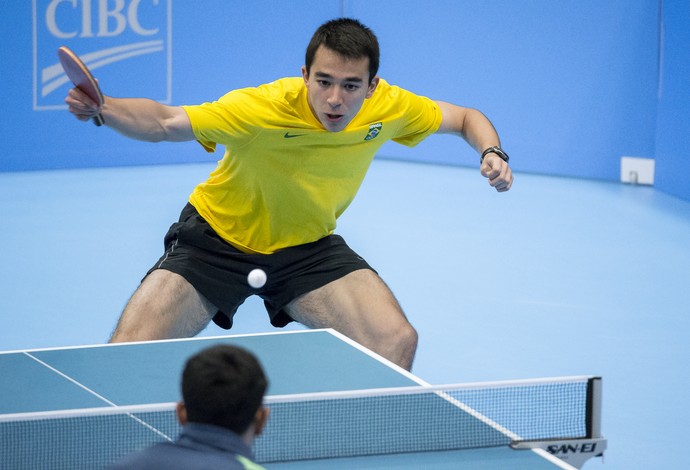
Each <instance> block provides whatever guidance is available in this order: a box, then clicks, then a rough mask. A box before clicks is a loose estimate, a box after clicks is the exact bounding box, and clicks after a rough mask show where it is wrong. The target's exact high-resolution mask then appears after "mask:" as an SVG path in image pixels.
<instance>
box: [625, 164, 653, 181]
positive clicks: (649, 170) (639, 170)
mask: <svg viewBox="0 0 690 470" xmlns="http://www.w3.org/2000/svg"><path fill="white" fill-rule="evenodd" d="M621 182H622V183H630V184H649V185H653V184H654V159H653V158H640V157H621Z"/></svg>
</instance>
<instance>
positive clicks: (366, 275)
mask: <svg viewBox="0 0 690 470" xmlns="http://www.w3.org/2000/svg"><path fill="white" fill-rule="evenodd" d="M286 310H287V312H288V314H289V315H290V316H291V317H292V318H293V319H294V320H296V321H298V322H300V323H302V324H304V325H306V326H308V327H310V328H335V329H338V330H339V331H343V332H345V331H348V332H353V331H359V330H361V331H363V332H369V333H372V334H375V333H376V332H378V331H381V330H385V329H388V330H390V329H391V327H393V328H394V327H395V326H396V325H399V326H405V325H409V323H408V322H407V319H406V318H405V315H404V313H403V311H402V308H401V307H400V304H399V303H398V301H397V300H396V299H395V296H394V295H393V293H392V292H391V290H390V289H389V288H388V286H387V285H386V284H385V283H384V282H383V280H382V279H381V278H380V277H379V276H378V275H377V274H376V273H375V272H374V271H371V270H369V269H360V270H357V271H353V272H351V273H349V274H348V275H346V276H344V277H342V278H340V279H337V280H335V281H333V282H330V283H328V284H326V285H325V286H323V287H320V288H319V289H316V290H314V291H311V292H309V293H307V294H304V295H302V296H300V297H298V298H297V299H295V300H294V301H292V302H291V303H290V304H288V305H287V307H286Z"/></svg>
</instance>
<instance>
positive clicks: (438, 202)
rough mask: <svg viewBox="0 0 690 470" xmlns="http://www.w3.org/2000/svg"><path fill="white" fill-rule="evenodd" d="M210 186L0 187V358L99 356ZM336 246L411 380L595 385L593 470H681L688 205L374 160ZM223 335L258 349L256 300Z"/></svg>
mask: <svg viewBox="0 0 690 470" xmlns="http://www.w3.org/2000/svg"><path fill="white" fill-rule="evenodd" d="M211 170H212V166H211V165H209V164H206V163H204V164H198V165H178V166H158V167H140V168H112V169H92V170H71V171H55V172H31V173H5V174H0V211H1V213H2V214H3V224H2V230H1V231H0V242H1V243H2V246H3V247H4V250H3V254H2V262H1V263H0V279H1V280H2V284H0V289H1V290H0V350H13V349H26V348H42V347H53V346H72V345H82V344H94V343H101V342H104V341H106V340H107V338H108V336H109V335H110V332H111V330H112V328H113V326H114V324H115V322H116V320H117V318H118V316H119V313H120V311H121V309H122V307H123V306H124V304H125V302H126V301H127V299H128V298H129V296H130V295H131V293H132V292H133V291H134V289H135V288H136V286H137V284H138V282H139V279H140V278H141V276H142V275H143V274H144V273H145V272H146V270H147V269H148V268H149V266H150V265H151V264H152V263H153V262H154V261H155V260H156V259H157V258H158V256H159V254H160V252H161V249H162V237H163V234H164V233H165V231H166V230H167V228H168V226H169V224H170V223H171V222H172V221H173V220H174V219H176V217H177V215H178V213H179V210H180V209H181V208H182V206H183V205H184V203H185V200H186V196H187V195H188V193H189V192H190V191H191V190H192V188H193V186H194V184H195V183H197V182H198V181H201V180H202V179H203V178H204V177H205V176H206V175H207V174H208V173H209V172H210V171H211ZM339 233H341V234H342V235H344V236H345V237H346V239H347V240H348V242H349V243H350V245H351V246H352V247H353V248H355V249H356V250H358V251H359V252H360V254H362V255H363V256H364V257H365V258H366V259H367V260H368V261H369V262H370V263H371V264H372V265H373V266H375V267H376V268H377V269H378V270H379V273H380V274H381V275H382V276H383V278H384V279H385V280H386V281H387V282H388V284H389V285H390V286H391V288H392V289H393V291H394V292H395V293H396V295H397V297H398V299H399V300H400V302H401V304H402V305H403V307H404V308H405V310H406V312H407V314H408V317H409V318H410V320H411V321H412V323H413V324H414V325H415V326H416V327H417V329H418V330H419V333H420V346H419V351H418V355H417V360H416V363H415V366H414V370H413V372H414V373H415V374H416V375H418V376H419V377H421V378H422V379H424V380H426V381H427V382H430V383H432V384H447V383H457V382H470V381H485V380H503V379H519V378H533V377H548V376H564V375H580V374H597V375H601V376H603V378H604V422H603V431H604V434H605V436H606V437H607V438H608V440H609V450H608V452H607V454H606V457H605V468H608V469H626V470H627V469H648V468H669V469H673V468H684V467H686V466H687V462H686V460H687V459H686V456H685V452H684V450H685V447H686V442H685V438H684V427H685V426H684V424H685V423H687V422H689V421H690V407H689V406H687V397H688V396H690V378H689V374H688V372H687V371H688V366H687V364H688V360H689V359H690V343H689V342H688V341H687V332H688V331H690V316H689V315H688V313H690V302H688V300H687V299H688V281H689V280H690V275H688V267H690V202H686V201H682V200H679V199H676V198H673V197H670V196H667V195H664V194H662V193H660V192H658V191H655V190H654V189H653V188H651V187H642V186H628V185H622V184H618V183H603V182H593V181H586V180H573V179H565V178H552V177H545V176H534V175H527V174H517V175H516V181H515V184H514V187H513V189H512V190H511V191H510V192H509V193H506V194H497V193H495V192H493V190H491V189H490V188H488V186H487V184H486V182H485V181H484V180H483V178H481V177H480V176H479V174H478V172H477V171H476V170H470V169H465V168H454V167H442V166H433V165H421V164H410V163H403V162H395V161H386V160H377V161H376V162H374V164H373V166H372V171H371V172H370V174H369V176H368V177H367V179H366V180H365V183H364V185H363V188H362V191H361V192H360V195H359V196H358V198H357V199H356V200H355V202H354V204H353V205H352V207H351V208H350V210H349V211H348V212H346V214H345V215H344V216H343V217H342V219H341V221H340V226H339ZM235 325H236V326H235V328H234V329H233V330H232V333H251V332H261V331H272V327H270V325H269V324H268V321H267V319H266V316H265V313H264V311H263V307H262V304H261V302H259V301H258V300H256V299H250V300H249V301H248V302H247V303H246V304H245V305H244V306H243V308H242V309H241V310H240V313H239V315H238V316H237V317H236V324H235ZM289 328H290V329H294V328H300V327H299V326H297V325H295V326H291V327H289ZM222 333H223V330H219V329H218V328H217V327H215V326H211V327H209V328H208V329H207V330H206V331H205V332H204V333H203V334H205V335H217V334H222ZM600 467H601V468H604V467H603V464H602V462H601V459H595V460H592V461H590V462H588V463H587V464H586V465H585V467H584V468H585V469H588V468H589V469H594V468H600Z"/></svg>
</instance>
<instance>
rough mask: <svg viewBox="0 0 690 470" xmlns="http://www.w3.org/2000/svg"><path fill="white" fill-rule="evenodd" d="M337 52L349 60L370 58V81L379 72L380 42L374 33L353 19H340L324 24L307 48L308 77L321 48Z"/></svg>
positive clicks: (305, 62) (306, 65)
mask: <svg viewBox="0 0 690 470" xmlns="http://www.w3.org/2000/svg"><path fill="white" fill-rule="evenodd" d="M321 45H323V46H324V47H327V48H328V49H330V50H332V51H335V52H337V53H338V54H340V55H341V56H343V57H345V58H348V59H360V58H362V57H368V58H369V81H371V80H373V79H374V76H376V74H377V73H378V71H379V41H378V39H377V38H376V35H375V34H374V32H373V31H372V30H371V29H369V28H367V27H366V26H364V25H363V24H362V23H360V22H359V21H358V20H355V19H352V18H338V19H335V20H331V21H328V22H327V23H324V24H322V25H321V26H320V27H319V28H318V29H317V30H316V32H315V33H314V35H313V36H312V38H311V41H310V42H309V45H308V46H307V53H306V57H305V61H304V64H305V67H306V69H307V75H309V72H310V71H311V64H312V63H313V62H314V56H315V55H316V50H317V49H318V48H319V46H321Z"/></svg>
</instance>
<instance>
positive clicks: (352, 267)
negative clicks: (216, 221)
mask: <svg viewBox="0 0 690 470" xmlns="http://www.w3.org/2000/svg"><path fill="white" fill-rule="evenodd" d="M164 244H165V253H164V254H163V256H162V257H161V258H160V259H159V260H158V262H157V263H156V265H155V266H154V267H153V268H151V269H150V270H149V271H148V273H147V275H148V274H150V273H151V272H152V271H154V270H156V269H166V270H168V271H172V272H174V273H177V274H179V275H180V276H182V277H184V278H185V279H186V280H187V281H188V282H189V283H190V284H192V285H193V286H194V288H196V290H198V291H199V292H200V293H201V294H202V295H203V296H204V297H206V298H207V299H208V300H209V301H210V302H211V303H213V304H214V305H215V306H216V307H217V308H218V312H217V313H216V315H215V316H214V317H213V322H214V323H215V324H217V325H218V326H220V327H221V328H224V329H226V330H227V329H230V327H232V318H233V316H234V315H235V312H236V311H237V309H238V308H239V306H240V305H242V303H243V302H244V301H245V300H246V299H247V297H249V296H251V295H254V294H256V295H258V296H260V297H261V298H262V299H263V300H264V305H265V306H266V310H267V311H268V314H269V316H270V318H271V324H272V325H273V326H277V327H283V326H285V325H287V324H288V323H290V322H292V321H293V319H292V318H290V316H289V315H288V314H287V313H286V312H285V311H284V310H283V308H284V307H285V306H286V305H287V304H289V303H290V302H291V301H292V300H294V299H295V298H297V297H299V296H300V295H302V294H306V293H307V292H310V291H312V290H314V289H318V288H319V287H322V286H324V285H326V284H328V283H329V282H331V281H335V280H336V279H339V278H341V277H343V276H345V275H346V274H349V273H351V272H353V271H357V270H359V269H371V270H372V271H373V269H372V268H371V266H369V264H368V263H367V262H366V261H365V260H364V259H362V257H360V256H359V255H357V253H355V252H354V251H353V250H352V249H350V247H349V246H347V243H345V240H343V238H342V237H340V236H339V235H330V236H327V237H325V238H322V239H321V240H318V241H316V242H313V243H307V244H304V245H299V246H294V247H290V248H285V249H283V250H280V251H278V252H276V253H273V254H270V255H260V254H258V255H257V254H247V253H243V252H241V251H240V250H238V249H236V248H235V247H233V246H232V245H230V244H228V243H227V242H226V241H224V240H223V239H222V238H220V237H219V236H218V235H217V234H216V232H215V231H214V230H213V229H212V228H211V226H210V225H208V223H207V222H206V221H205V220H204V219H203V218H202V217H201V216H200V215H199V213H198V212H197V211H196V209H195V208H194V206H192V205H191V204H189V203H188V204H187V205H186V206H185V208H184V209H183V210H182V213H181V214H180V220H179V222H176V223H174V224H173V225H172V226H171V227H170V229H169V230H168V233H167V234H166V235H165V240H164ZM255 268H260V269H263V270H264V271H265V272H266V275H267V277H268V280H267V281H266V284H265V285H264V286H263V287H261V288H259V289H254V288H252V287H250V286H249V284H248V283H247V274H249V272H250V271H251V270H253V269H255Z"/></svg>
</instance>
